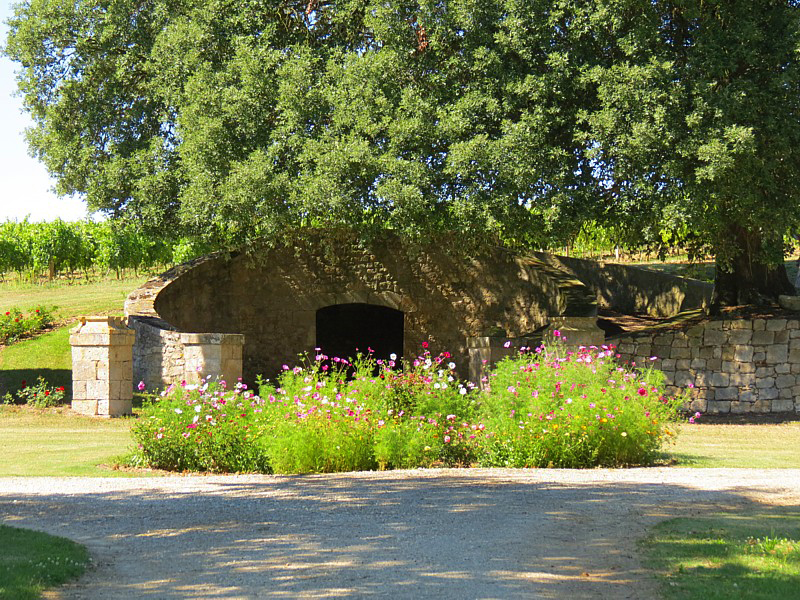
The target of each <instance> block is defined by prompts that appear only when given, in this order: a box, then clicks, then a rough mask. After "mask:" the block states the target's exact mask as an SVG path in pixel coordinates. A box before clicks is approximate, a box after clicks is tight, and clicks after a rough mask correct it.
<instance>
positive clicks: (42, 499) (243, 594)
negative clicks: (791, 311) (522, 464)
mask: <svg viewBox="0 0 800 600" xmlns="http://www.w3.org/2000/svg"><path fill="white" fill-rule="evenodd" d="M599 479H600V478H599ZM166 481H167V483H168V485H165V489H140V490H136V491H124V492H120V491H116V492H111V493H92V492H87V493H64V494H50V495H13V496H8V495H0V517H2V518H3V519H4V520H5V522H6V523H8V524H12V525H15V526H18V527H30V528H34V529H43V530H45V531H47V532H49V533H54V534H58V535H64V536H67V537H71V538H73V539H76V540H78V541H81V542H83V543H85V544H87V545H88V546H89V548H90V551H92V553H93V554H94V556H95V557H96V559H97V561H98V564H97V566H96V568H95V569H94V571H93V572H92V573H90V574H89V575H88V577H87V578H84V580H82V581H81V582H79V583H78V584H76V585H75V586H73V588H67V589H65V594H64V597H65V598H72V597H76V598H77V597H80V598H131V597H136V598H297V597H317V598H319V597H336V598H371V597H386V598H437V599H439V598H489V597H491V598H531V597H536V598H615V599H617V598H652V597H656V596H657V594H656V587H655V583H654V582H653V580H652V578H651V576H650V575H649V574H648V573H647V572H646V571H644V570H643V569H642V568H641V565H640V563H639V562H638V559H637V557H636V555H635V549H636V545H635V544H636V541H637V540H638V539H641V538H643V537H644V536H645V535H646V528H647V527H648V526H649V525H652V524H653V523H655V522H657V521H660V520H662V519H664V518H668V517H676V516H690V515H693V514H699V513H702V512H704V511H706V510H713V511H715V512H717V513H719V512H731V513H736V512H737V511H741V512H748V511H750V510H758V511H760V512H762V513H763V512H765V511H766V512H769V511H770V510H771V508H770V507H769V506H765V505H761V504H756V503H754V502H752V501H750V500H748V499H746V498H744V496H743V495H742V494H743V493H744V492H745V491H748V490H747V489H746V488H741V489H735V490H733V491H725V492H719V491H700V490H696V489H693V488H689V487H686V486H682V485H675V484H654V483H630V482H628V483H625V482H622V483H619V482H617V483H611V482H609V483H605V482H597V481H592V482H585V483H548V482H542V481H533V480H532V481H530V482H525V481H524V480H523V481H520V478H519V477H517V478H515V479H513V478H510V479H504V478H503V477H502V476H500V477H495V476H489V477H486V476H469V475H458V476H455V477H448V476H439V475H430V474H426V475H420V476H417V475H416V474H410V475H409V474H405V475H404V476H403V477H402V478H398V477H396V476H394V477H393V476H392V475H391V474H387V475H385V476H384V475H383V474H370V475H369V476H364V477H361V476H358V475H356V476H340V475H332V476H297V477H272V478H269V477H266V478H264V480H263V481H261V482H256V483H253V482H245V481H242V482H238V481H236V479H234V478H231V479H225V480H219V481H217V480H213V479H212V480H209V481H208V483H207V485H206V484H205V483H204V482H203V481H202V480H198V479H193V480H192V481H191V484H193V485H195V486H196V485H200V486H203V487H207V490H205V491H199V492H198V491H196V490H194V491H193V490H187V491H181V489H180V487H179V486H180V483H179V482H177V481H175V480H172V481H171V482H170V481H169V480H166ZM797 508H798V507H796V506H783V507H781V508H780V510H781V511H783V513H784V514H785V513H786V511H794V510H796V509H797ZM776 510H777V509H776ZM767 533H768V532H767Z"/></svg>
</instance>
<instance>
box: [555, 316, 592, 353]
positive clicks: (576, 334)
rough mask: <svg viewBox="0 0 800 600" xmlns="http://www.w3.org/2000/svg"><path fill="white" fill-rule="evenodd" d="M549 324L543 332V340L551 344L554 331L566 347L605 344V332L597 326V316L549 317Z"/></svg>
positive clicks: (571, 348) (573, 347)
mask: <svg viewBox="0 0 800 600" xmlns="http://www.w3.org/2000/svg"><path fill="white" fill-rule="evenodd" d="M549 319H550V324H549V325H548V327H547V329H546V330H545V332H544V342H545V344H546V345H547V346H552V345H553V342H554V341H555V337H556V336H555V335H554V332H555V331H558V332H559V337H560V339H561V341H562V343H563V344H564V345H565V346H566V348H567V349H570V350H573V349H575V348H577V347H578V346H586V347H587V348H588V347H589V346H597V347H600V346H602V345H603V344H605V332H604V331H603V330H602V329H600V328H599V327H598V326H597V317H561V316H558V317H550V318H549Z"/></svg>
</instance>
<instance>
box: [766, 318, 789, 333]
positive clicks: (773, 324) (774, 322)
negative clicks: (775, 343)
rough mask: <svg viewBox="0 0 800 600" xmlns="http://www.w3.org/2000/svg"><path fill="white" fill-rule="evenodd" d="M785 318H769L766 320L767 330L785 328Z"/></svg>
mask: <svg viewBox="0 0 800 600" xmlns="http://www.w3.org/2000/svg"><path fill="white" fill-rule="evenodd" d="M786 325H787V320H786V319H769V320H768V321H767V331H781V330H783V329H786Z"/></svg>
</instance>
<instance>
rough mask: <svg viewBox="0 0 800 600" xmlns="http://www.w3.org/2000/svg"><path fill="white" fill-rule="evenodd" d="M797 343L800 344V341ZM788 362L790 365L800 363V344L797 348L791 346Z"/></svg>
mask: <svg viewBox="0 0 800 600" xmlns="http://www.w3.org/2000/svg"><path fill="white" fill-rule="evenodd" d="M792 341H793V342H794V341H795V340H792ZM796 341H797V342H800V340H796ZM787 360H788V361H789V362H790V363H800V344H799V345H798V347H797V348H791V346H790V350H789V356H788V357H787Z"/></svg>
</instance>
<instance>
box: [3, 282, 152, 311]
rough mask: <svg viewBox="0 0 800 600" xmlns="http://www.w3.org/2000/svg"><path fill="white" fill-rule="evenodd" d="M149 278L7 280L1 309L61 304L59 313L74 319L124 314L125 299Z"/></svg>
mask: <svg viewBox="0 0 800 600" xmlns="http://www.w3.org/2000/svg"><path fill="white" fill-rule="evenodd" d="M147 279H148V277H144V276H142V277H132V278H128V279H119V280H117V279H104V280H100V281H91V282H89V283H78V282H73V283H71V284H70V283H66V282H61V281H56V282H51V283H44V284H30V283H28V284H21V283H5V284H3V285H0V308H3V310H8V309H9V308H11V307H14V306H16V307H18V308H20V309H22V310H23V311H24V310H28V309H31V308H34V307H35V306H37V305H39V304H43V305H47V306H50V305H55V306H57V307H58V311H57V316H58V318H59V319H62V320H74V319H76V318H77V317H81V316H85V315H96V314H99V315H106V314H113V315H121V314H122V306H123V304H124V303H125V298H126V297H127V296H128V294H129V293H130V292H132V291H133V290H135V289H136V288H137V287H139V286H140V285H141V284H142V283H144V282H145V281H147ZM4 307H5V308H4Z"/></svg>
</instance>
